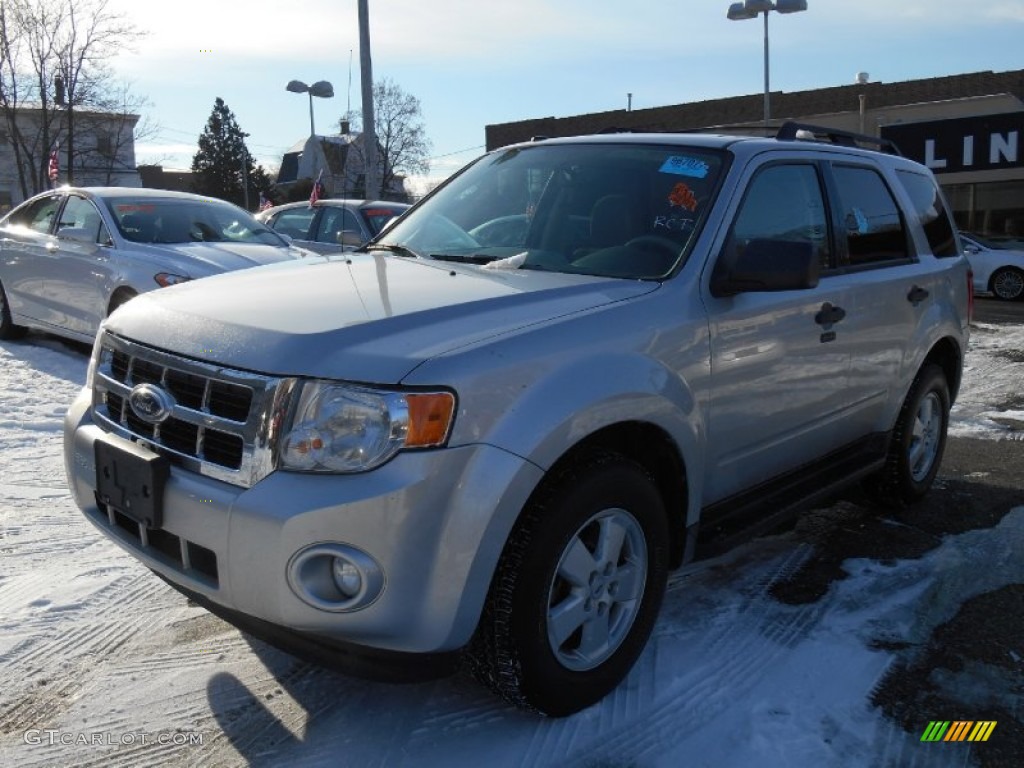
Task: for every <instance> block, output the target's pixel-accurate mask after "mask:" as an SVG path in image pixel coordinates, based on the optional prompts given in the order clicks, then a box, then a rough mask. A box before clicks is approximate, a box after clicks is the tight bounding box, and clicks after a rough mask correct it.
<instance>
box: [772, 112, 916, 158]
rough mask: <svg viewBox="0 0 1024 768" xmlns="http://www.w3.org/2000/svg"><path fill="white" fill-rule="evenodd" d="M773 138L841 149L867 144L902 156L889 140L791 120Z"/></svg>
mask: <svg viewBox="0 0 1024 768" xmlns="http://www.w3.org/2000/svg"><path fill="white" fill-rule="evenodd" d="M775 138H776V139H778V140H779V141H823V142H828V143H831V144H837V145H839V146H842V147H861V145H863V144H868V145H872V146H874V147H877V148H878V149H879V150H881V151H882V152H886V153H888V154H890V155H899V156H900V157H902V156H903V153H902V152H900V148H899V147H897V146H896V144H895V143H894V142H892V141H891V140H889V139H883V138H879V137H878V136H868V135H867V134H864V133H854V132H852V131H842V130H840V129H838V128H825V127H823V126H820V125H811V124H810V123H798V122H795V121H793V120H787V121H786V122H785V123H783V124H782V126H781V127H780V128H779V132H778V133H777V134H775Z"/></svg>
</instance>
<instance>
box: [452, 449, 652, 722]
mask: <svg viewBox="0 0 1024 768" xmlns="http://www.w3.org/2000/svg"><path fill="white" fill-rule="evenodd" d="M667 542H668V521H667V517H666V514H665V508H664V504H663V502H662V499H661V497H660V495H659V494H658V491H657V489H656V487H655V484H654V481H653V479H652V478H651V477H650V475H649V474H648V473H647V472H646V471H645V470H644V469H643V468H642V467H640V466H639V465H638V464H636V463H634V462H632V461H630V460H628V459H626V458H623V457H621V456H619V455H617V454H612V453H600V454H597V455H596V456H592V457H591V458H590V460H589V461H587V462H586V463H582V462H581V463H577V464H576V465H574V466H573V467H571V468H570V469H568V470H567V471H565V472H563V473H561V474H560V475H559V476H557V477H556V478H555V480H554V481H553V482H551V483H549V484H547V485H546V486H544V487H543V488H542V489H541V490H540V491H539V492H538V498H537V499H536V500H535V501H532V502H531V504H530V505H529V506H528V507H527V508H526V509H525V510H524V513H523V515H522V516H521V517H520V520H519V521H518V522H517V524H516V526H515V528H514V529H513V531H512V534H511V535H510V536H509V539H508V542H507V543H506V545H505V549H504V551H503V552H502V555H501V558H500V560H499V563H498V567H497V571H496V573H495V576H494V579H493V581H492V584H491V589H490V593H489V595H488V599H487V604H486V606H485V608H484V613H483V616H482V617H481V620H480V625H479V626H478V628H477V632H476V634H475V636H474V638H473V641H472V643H471V644H470V648H469V661H470V665H471V669H472V671H473V673H474V675H475V676H476V677H477V679H479V680H480V681H481V682H482V683H484V684H485V685H487V686H488V687H490V688H491V689H492V690H494V691H495V692H496V693H497V694H498V695H500V696H502V697H503V698H504V699H506V700H507V701H509V702H511V703H512V704H514V705H516V706H517V707H520V708H521V709H526V710H530V711H535V712H540V713H542V714H545V715H549V716H554V717H559V716H563V715H569V714H572V713H573V712H577V711H579V710H581V709H583V708H585V707H587V706H589V705H591V704H593V703H594V702H596V701H598V700H599V699H601V698H603V697H604V696H605V695H607V694H608V693H609V692H611V691H612V690H613V689H614V688H615V687H616V686H617V685H618V684H619V683H620V682H621V681H622V679H623V678H624V677H625V676H626V674H627V673H628V672H629V670H630V669H631V668H632V666H633V664H634V663H635V662H636V659H637V657H639V655H640V653H641V651H643V649H644V646H645V645H646V643H647V639H648V637H649V636H650V633H651V629H652V628H653V626H654V621H655V619H656V618H657V614H658V609H659V608H660V606H661V601H662V598H663V596H664V593H665V583H666V579H667V576H668V565H667V564H668V549H667ZM609 545H610V549H609V550H608V551H602V550H603V548H604V547H605V546H609ZM553 619H557V621H556V620H553Z"/></svg>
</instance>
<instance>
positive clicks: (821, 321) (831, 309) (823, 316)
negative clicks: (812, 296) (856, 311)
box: [814, 301, 846, 328]
mask: <svg viewBox="0 0 1024 768" xmlns="http://www.w3.org/2000/svg"><path fill="white" fill-rule="evenodd" d="M844 317H846V310H845V309H843V308H842V307H835V306H833V305H832V304H830V303H829V302H827V301H826V302H825V303H824V304H822V305H821V310H820V311H819V312H818V314H816V315H815V316H814V322H816V323H817V324H818V325H822V326H825V327H826V328H827V327H828V326H830V325H833V324H834V323H838V322H839V321H840V320H842V319H843V318H844Z"/></svg>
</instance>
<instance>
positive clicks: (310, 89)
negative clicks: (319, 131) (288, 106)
mask: <svg viewBox="0 0 1024 768" xmlns="http://www.w3.org/2000/svg"><path fill="white" fill-rule="evenodd" d="M285 90H287V91H291V92H292V93H308V94H309V135H310V136H316V128H315V127H314V126H313V97H314V96H317V97H319V98H321V99H331V98H334V86H333V85H331V84H330V83H328V82H327V81H326V80H318V81H317V82H315V83H313V84H312V85H306V84H305V83H304V82H302V81H301V80H292V81H291V82H290V83H288V85H287V86H285Z"/></svg>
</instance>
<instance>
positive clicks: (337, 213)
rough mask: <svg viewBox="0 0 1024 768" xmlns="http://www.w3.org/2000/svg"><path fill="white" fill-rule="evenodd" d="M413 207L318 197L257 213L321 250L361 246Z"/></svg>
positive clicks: (301, 242)
mask: <svg viewBox="0 0 1024 768" xmlns="http://www.w3.org/2000/svg"><path fill="white" fill-rule="evenodd" d="M408 209H409V206H408V205H406V204H405V203H390V202H382V201H370V200H331V199H324V200H317V201H316V202H315V203H314V204H313V205H310V204H309V203H307V202H300V203H286V204H285V205H278V206H275V207H274V208H268V209H267V210H265V211H262V212H261V213H259V214H257V215H256V218H257V219H259V220H260V221H262V222H264V223H266V225H267V226H268V227H271V228H273V229H274V231H276V232H278V233H279V234H282V235H288V237H290V238H291V239H292V241H293V242H294V243H295V244H296V245H300V246H302V247H303V248H307V249H309V250H311V251H316V252H317V253H338V252H340V251H351V250H354V249H356V248H358V247H359V246H360V245H362V244H363V243H365V242H367V241H368V240H370V239H371V238H374V237H376V236H377V235H378V234H379V233H380V231H381V230H382V229H383V228H384V225H385V224H387V223H388V222H389V221H391V220H392V219H393V218H395V217H396V216H401V215H402V214H403V213H405V211H406V210H408Z"/></svg>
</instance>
